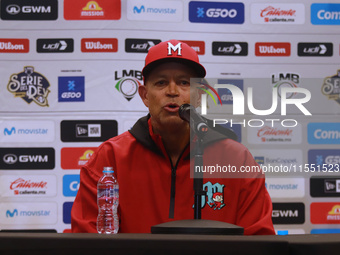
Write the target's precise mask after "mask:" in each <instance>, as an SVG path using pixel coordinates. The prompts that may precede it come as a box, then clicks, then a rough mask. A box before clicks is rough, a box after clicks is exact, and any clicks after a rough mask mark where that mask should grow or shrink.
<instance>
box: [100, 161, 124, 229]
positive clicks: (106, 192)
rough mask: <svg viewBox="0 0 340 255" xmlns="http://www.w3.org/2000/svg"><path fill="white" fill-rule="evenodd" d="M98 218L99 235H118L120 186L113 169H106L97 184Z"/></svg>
mask: <svg viewBox="0 0 340 255" xmlns="http://www.w3.org/2000/svg"><path fill="white" fill-rule="evenodd" d="M97 204H98V218H97V231H98V233H99V234H117V233H118V230H119V219H118V212H117V209H118V204H119V185H118V182H117V180H116V179H115V177H114V176H113V168H112V167H104V170H103V176H102V177H101V178H100V179H99V181H98V184H97Z"/></svg>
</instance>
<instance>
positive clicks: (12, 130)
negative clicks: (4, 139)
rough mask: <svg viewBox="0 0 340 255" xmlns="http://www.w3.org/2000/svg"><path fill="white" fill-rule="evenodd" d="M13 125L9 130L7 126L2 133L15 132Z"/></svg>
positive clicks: (9, 133)
mask: <svg viewBox="0 0 340 255" xmlns="http://www.w3.org/2000/svg"><path fill="white" fill-rule="evenodd" d="M15 132H16V131H15V127H12V128H11V130H8V128H5V129H4V135H11V134H12V133H13V134H15Z"/></svg>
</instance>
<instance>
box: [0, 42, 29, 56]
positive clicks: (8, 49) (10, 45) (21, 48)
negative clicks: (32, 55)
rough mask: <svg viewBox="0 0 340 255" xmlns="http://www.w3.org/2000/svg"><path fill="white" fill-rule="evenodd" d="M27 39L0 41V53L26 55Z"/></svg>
mask: <svg viewBox="0 0 340 255" xmlns="http://www.w3.org/2000/svg"><path fill="white" fill-rule="evenodd" d="M27 52H29V40H28V39H0V53H27Z"/></svg>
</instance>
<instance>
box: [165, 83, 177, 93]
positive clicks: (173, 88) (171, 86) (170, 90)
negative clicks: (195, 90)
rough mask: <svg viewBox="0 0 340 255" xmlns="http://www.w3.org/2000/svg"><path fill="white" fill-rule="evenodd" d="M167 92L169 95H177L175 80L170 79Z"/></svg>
mask: <svg viewBox="0 0 340 255" xmlns="http://www.w3.org/2000/svg"><path fill="white" fill-rule="evenodd" d="M167 92H168V94H169V95H171V96H177V95H178V86H177V84H176V82H175V81H170V83H169V86H168V91H167Z"/></svg>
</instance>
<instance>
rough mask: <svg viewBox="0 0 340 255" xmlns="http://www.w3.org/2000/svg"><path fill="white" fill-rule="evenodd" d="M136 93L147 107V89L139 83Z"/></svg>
mask: <svg viewBox="0 0 340 255" xmlns="http://www.w3.org/2000/svg"><path fill="white" fill-rule="evenodd" d="M138 94H139V96H140V98H141V99H142V101H143V103H144V105H145V106H146V107H149V100H148V89H147V87H146V86H145V85H140V86H139V87H138Z"/></svg>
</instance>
